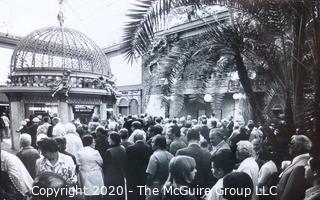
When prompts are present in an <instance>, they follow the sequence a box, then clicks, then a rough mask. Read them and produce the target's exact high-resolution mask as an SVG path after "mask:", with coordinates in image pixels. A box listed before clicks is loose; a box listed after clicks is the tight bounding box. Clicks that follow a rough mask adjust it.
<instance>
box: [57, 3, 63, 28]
mask: <svg viewBox="0 0 320 200" xmlns="http://www.w3.org/2000/svg"><path fill="white" fill-rule="evenodd" d="M63 3H64V0H59V13H58V15H57V19H58V21H59V24H60V26H63V23H64V14H63V11H62V6H63Z"/></svg>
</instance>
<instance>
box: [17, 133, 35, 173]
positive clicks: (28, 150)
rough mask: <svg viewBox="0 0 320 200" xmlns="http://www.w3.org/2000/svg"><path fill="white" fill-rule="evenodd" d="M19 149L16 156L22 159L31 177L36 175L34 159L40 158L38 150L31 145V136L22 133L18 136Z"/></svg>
mask: <svg viewBox="0 0 320 200" xmlns="http://www.w3.org/2000/svg"><path fill="white" fill-rule="evenodd" d="M20 147H21V150H20V151H19V152H18V153H17V157H18V158H19V159H20V160H21V161H22V163H23V164H24V166H25V167H26V169H27V170H28V172H29V173H30V175H31V177H32V178H34V177H35V176H36V161H37V159H38V158H40V155H39V152H38V151H37V150H36V149H34V148H33V147H32V146H31V136H30V135H29V134H27V133H23V134H21V136H20Z"/></svg>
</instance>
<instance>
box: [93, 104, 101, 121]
mask: <svg viewBox="0 0 320 200" xmlns="http://www.w3.org/2000/svg"><path fill="white" fill-rule="evenodd" d="M93 116H99V117H100V118H101V116H100V108H99V106H94V110H93Z"/></svg>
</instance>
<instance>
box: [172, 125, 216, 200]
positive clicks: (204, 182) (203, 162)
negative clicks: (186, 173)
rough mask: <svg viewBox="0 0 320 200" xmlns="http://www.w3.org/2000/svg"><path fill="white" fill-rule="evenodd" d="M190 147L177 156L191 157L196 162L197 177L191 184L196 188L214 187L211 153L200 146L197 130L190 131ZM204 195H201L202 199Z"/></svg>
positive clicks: (179, 151) (188, 137) (188, 135)
mask: <svg viewBox="0 0 320 200" xmlns="http://www.w3.org/2000/svg"><path fill="white" fill-rule="evenodd" d="M187 140H188V145H189V146H188V147H186V148H183V149H180V150H178V151H177V153H176V155H185V156H190V157H192V158H194V159H195V161H196V169H197V173H196V177H195V179H194V181H193V183H192V184H191V186H192V187H194V188H209V187H211V186H212V185H213V181H212V179H213V177H212V173H211V163H210V156H211V155H210V153H209V152H208V151H205V150H203V149H201V147H200V145H199V141H200V133H199V132H198V131H197V130H195V129H190V130H189V131H188V133H187ZM203 195H204V194H199V195H198V196H197V199H200V198H201V196H203Z"/></svg>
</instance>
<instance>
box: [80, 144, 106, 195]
mask: <svg viewBox="0 0 320 200" xmlns="http://www.w3.org/2000/svg"><path fill="white" fill-rule="evenodd" d="M76 158H77V163H79V171H80V178H81V184H82V186H85V187H86V188H87V190H86V191H85V192H86V194H85V195H99V194H103V192H102V191H101V190H100V188H102V187H104V183H103V172H102V168H101V167H102V164H103V161H102V158H101V156H100V153H99V152H98V151H97V150H95V149H93V148H92V147H89V146H86V147H83V148H82V149H81V150H79V151H78V153H77V155H76ZM97 188H99V189H98V190H97Z"/></svg>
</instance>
